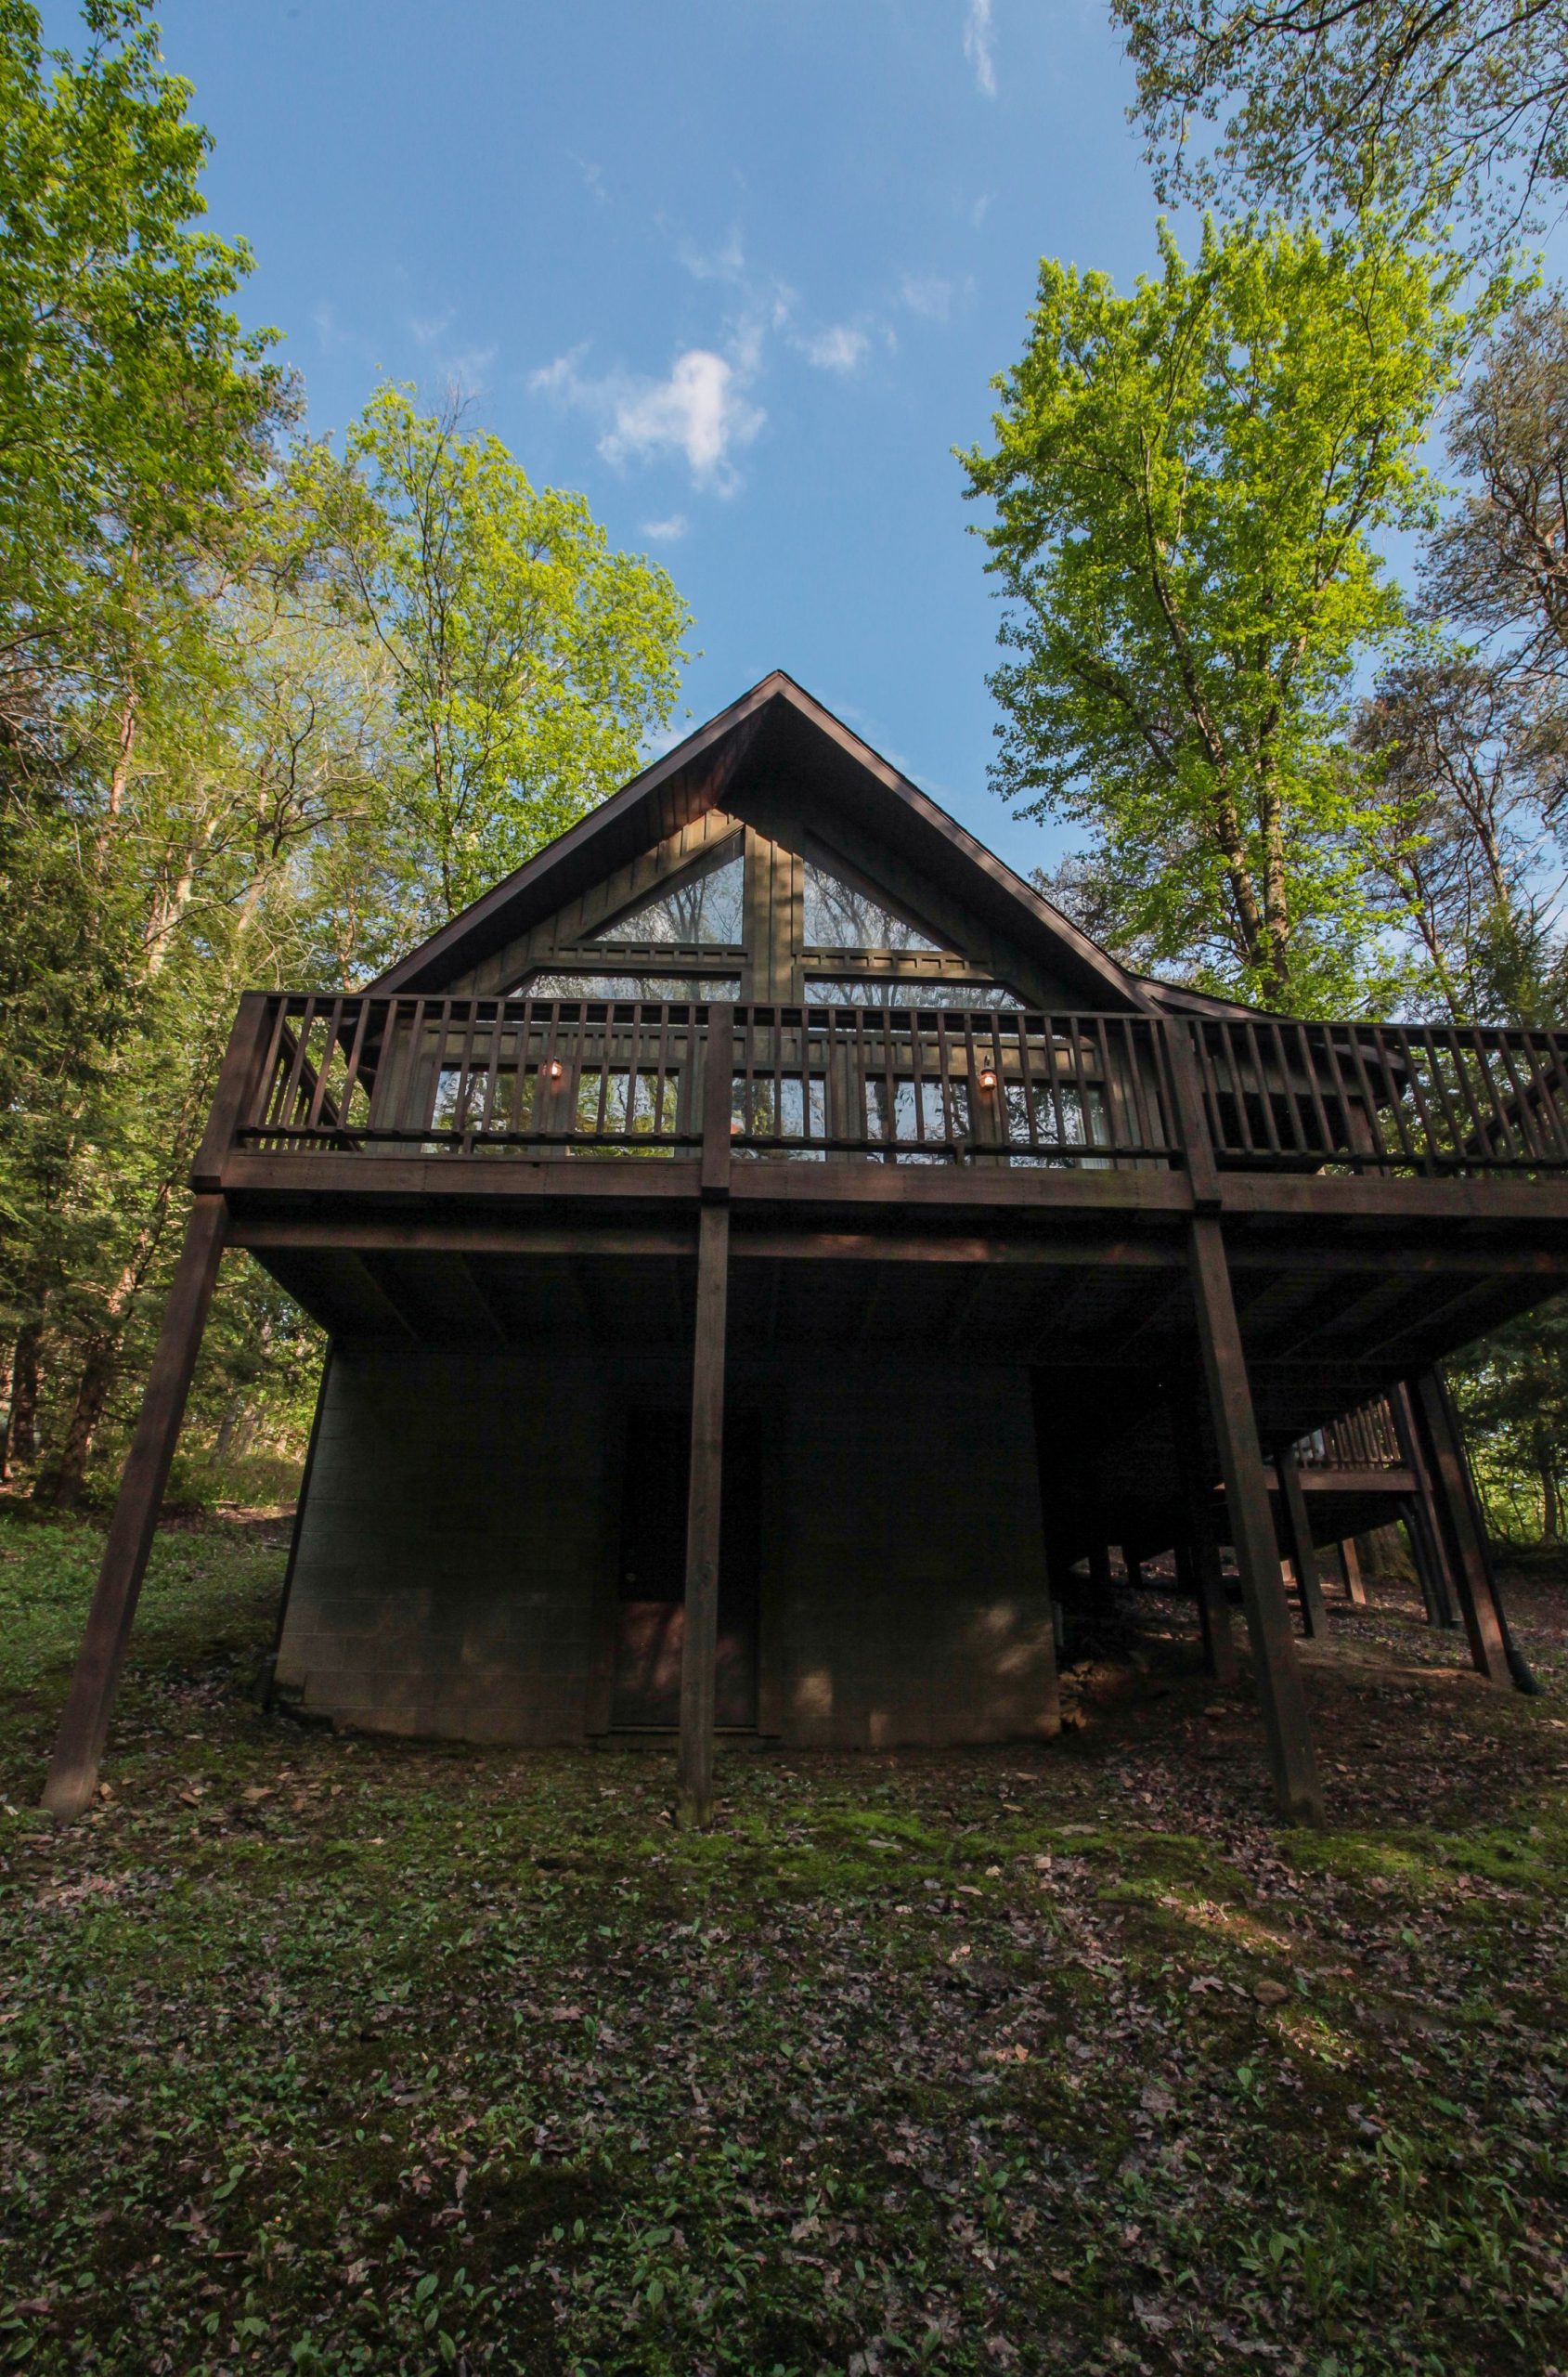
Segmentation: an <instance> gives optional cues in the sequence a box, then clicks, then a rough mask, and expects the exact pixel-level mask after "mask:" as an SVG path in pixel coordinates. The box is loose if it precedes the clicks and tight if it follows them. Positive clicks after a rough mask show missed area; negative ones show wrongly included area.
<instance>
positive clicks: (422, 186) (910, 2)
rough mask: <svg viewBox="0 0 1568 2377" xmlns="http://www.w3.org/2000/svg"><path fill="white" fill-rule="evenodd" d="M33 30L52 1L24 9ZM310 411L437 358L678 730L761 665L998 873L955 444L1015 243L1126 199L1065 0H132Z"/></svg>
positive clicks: (981, 371) (1140, 220)
mask: <svg viewBox="0 0 1568 2377" xmlns="http://www.w3.org/2000/svg"><path fill="white" fill-rule="evenodd" d="M50 13H51V19H52V20H53V21H54V22H55V23H56V24H57V25H58V27H59V30H60V31H61V32H65V30H66V26H67V24H68V22H69V19H68V18H67V16H66V14H65V12H64V10H63V9H52V10H51V12H50ZM160 19H161V22H162V28H163V48H164V54H165V56H166V58H168V60H169V63H170V64H171V66H172V67H174V68H175V69H176V70H177V71H180V72H182V73H184V74H186V75H188V77H189V78H190V80H191V81H192V83H193V84H195V88H196V97H195V102H194V112H195V113H196V114H197V116H198V117H199V118H200V119H201V121H202V122H204V123H206V124H207V125H208V126H209V127H210V129H211V130H212V132H213V134H214V137H215V140H216V149H215V153H214V159H213V162H212V165H211V167H210V170H209V175H208V180H207V193H208V199H209V203H210V208H211V221H212V223H213V224H214V227H216V228H218V229H220V230H222V231H224V232H226V233H234V232H240V233H243V234H244V236H245V237H246V238H247V239H249V240H250V241H251V243H252V245H253V248H254V250H255V253H256V260H257V263H256V271H255V274H254V277H253V280H252V282H251V284H250V288H249V292H248V294H247V298H246V301H245V310H246V313H247V316H248V318H249V319H251V320H252V321H265V322H271V323H275V324H276V325H278V327H279V329H281V330H282V331H284V333H285V344H284V348H283V352H284V353H285V355H286V356H287V357H289V358H290V360H291V361H292V363H294V364H295V365H296V366H297V367H298V369H299V370H300V371H301V372H302V373H303V374H304V377H305V384H306V389H307V393H308V397H309V406H310V419H311V422H312V425H313V426H314V427H316V428H317V429H328V428H332V427H341V425H342V424H343V422H345V421H347V420H348V419H349V418H351V417H352V415H353V414H354V413H355V411H356V410H357V409H358V408H359V406H360V405H362V404H363V402H364V400H365V398H366V396H368V395H369V391H370V389H371V388H372V386H373V385H374V383H375V381H376V379H377V377H378V375H380V374H382V373H384V374H387V375H389V376H391V377H393V378H395V379H399V380H408V381H414V382H417V383H420V385H421V388H423V389H424V390H425V391H426V392H427V393H429V394H430V395H432V396H434V395H436V394H438V393H439V391H440V389H441V388H442V386H443V384H444V383H446V381H447V379H448V378H449V377H450V376H452V375H454V374H455V375H457V376H459V377H460V379H461V380H462V381H463V382H464V383H465V384H466V385H467V386H468V387H469V388H470V389H471V390H472V391H473V395H474V397H475V415H476V417H477V418H478V419H479V420H481V421H483V422H485V423H486V425H488V426H490V427H492V428H494V429H495V430H496V431H498V432H499V435H501V436H502V437H504V438H505V440H506V441H507V443H508V445H509V446H510V447H511V448H512V451H513V452H514V453H515V454H516V455H517V457H518V458H519V460H520V461H522V462H523V463H524V464H525V467H526V469H527V470H528V472H529V474H530V475H531V476H532V477H534V478H535V479H536V481H539V482H546V481H548V482H551V483H554V484H557V485H562V486H567V487H578V488H581V489H582V490H583V491H584V493H585V494H586V495H587V496H588V497H589V499H590V502H591V504H592V506H593V508H594V510H595V512H596V513H598V515H599V516H600V518H601V519H603V521H604V522H605V524H606V526H608V528H609V531H610V533H611V535H612V536H613V538H614V539H615V540H616V542H617V543H618V544H621V545H624V546H627V547H630V548H634V549H638V550H644V551H647V552H654V553H656V554H657V555H658V556H659V558H660V559H661V560H662V561H664V562H665V563H666V564H667V566H668V568H669V569H670V570H671V572H672V573H673V575H674V577H675V578H676V581H677V583H678V584H679V585H680V588H681V590H682V591H683V592H684V594H685V595H686V597H687V600H688V601H689V602H690V604H692V606H693V610H694V611H695V613H696V621H697V623H696V629H695V632H694V637H693V643H694V645H695V647H696V648H698V649H699V650H700V653H701V657H700V658H699V659H696V660H694V661H693V666H692V668H691V669H690V670H689V672H688V675H687V680H686V692H685V707H686V708H689V709H690V710H691V711H692V712H693V715H694V717H695V718H697V719H702V718H705V717H706V716H708V715H709V714H710V713H711V712H712V711H713V710H715V709H717V708H719V707H720V706H721V705H722V704H723V703H725V702H726V701H728V700H730V699H731V698H732V696H733V695H736V694H738V693H740V692H741V691H743V690H744V689H745V686H747V685H748V684H751V683H752V682H755V680H756V679H757V678H758V677H759V676H761V675H762V674H763V673H764V672H765V671H766V670H767V669H771V668H773V667H775V666H778V667H782V668H784V669H789V670H790V672H791V673H792V674H793V675H794V676H796V677H797V678H798V679H799V680H800V681H801V682H802V683H804V684H805V685H807V686H808V687H809V688H810V690H811V691H812V692H814V693H816V694H817V695H820V696H821V698H822V699H823V700H824V701H825V702H827V703H828V704H829V706H830V707H831V708H834V709H836V710H837V711H838V712H839V713H840V714H841V715H842V716H843V717H845V718H846V719H847V720H849V721H850V722H851V723H852V724H853V725H854V726H856V727H857V728H858V729H859V730H860V731H861V732H862V733H863V734H866V735H867V736H868V737H869V738H870V740H871V741H872V742H874V743H875V744H876V745H877V746H878V747H879V748H881V749H883V750H884V751H886V752H887V753H888V756H889V757H890V758H892V759H894V760H897V761H898V763H899V764H901V765H902V766H904V767H905V768H907V770H908V771H909V773H911V774H912V775H914V777H915V778H916V780H917V781H918V782H920V783H921V784H923V785H925V786H927V789H928V790H930V791H931V792H932V793H933V794H934V795H935V797H936V798H937V799H940V800H942V801H943V802H944V803H945V804H946V805H947V806H948V807H950V808H951V809H952V810H953V811H954V812H956V813H957V814H958V815H959V816H961V817H962V818H963V819H964V821H965V823H966V824H967V825H970V826H971V827H973V828H974V830H976V831H977V832H978V833H979V834H981V835H982V836H983V837H984V838H986V839H987V840H989V841H990V842H991V845H992V846H993V847H995V848H997V849H1000V850H1002V851H1004V854H1005V855H1006V856H1007V857H1008V858H1009V859H1010V860H1011V861H1012V862H1013V864H1016V865H1019V866H1022V867H1025V868H1027V867H1029V866H1031V865H1034V864H1039V863H1040V861H1041V859H1042V857H1043V856H1044V855H1045V854H1046V848H1047V846H1046V842H1045V839H1044V838H1043V835H1042V833H1041V831H1040V829H1039V828H1038V827H1035V826H1032V825H1017V824H1015V823H1014V822H1013V821H1011V820H1010V819H1009V817H1008V815H1007V812H1006V811H1005V810H1004V807H1003V805H1002V803H1001V802H1000V801H999V800H998V799H996V797H995V796H994V795H993V794H992V793H991V791H990V790H989V789H988V787H987V785H986V780H985V778H986V766H987V761H988V760H989V758H990V755H991V726H992V720H993V715H994V712H993V708H992V705H991V698H990V695H988V693H987V691H986V686H985V676H986V671H987V669H989V668H990V667H991V664H992V658H993V650H994V638H995V628H996V604H995V603H994V601H993V599H992V597H991V591H990V586H989V582H988V580H987V579H986V578H985V577H984V574H983V570H982V559H983V555H982V551H981V548H980V547H979V545H978V541H977V540H976V539H974V538H973V537H972V536H969V535H967V534H966V533H965V530H966V526H967V523H968V522H969V520H970V519H971V518H972V517H973V516H974V515H973V510H972V507H970V506H967V505H965V503H964V502H963V501H962V500H961V494H960V490H961V486H962V476H961V474H960V471H959V469H958V466H957V464H956V463H955V462H954V461H953V460H952V454H951V450H950V449H951V448H952V447H953V446H954V445H957V444H964V443H966V442H969V441H971V440H972V439H974V438H975V437H976V436H978V435H983V434H984V432H985V429H986V424H987V421H988V417H989V410H990V398H989V395H988V386H987V383H988V381H989V379H990V377H991V374H992V373H993V372H994V371H997V370H1001V369H1002V368H1004V366H1005V365H1006V364H1008V363H1009V362H1011V361H1012V360H1013V359H1014V357H1016V356H1017V353H1018V351H1019V349H1020V347H1021V344H1022V340H1023V332H1024V317H1025V313H1026V311H1027V308H1028V306H1029V305H1030V298H1031V293H1032V289H1033V281H1034V273H1035V266H1036V263H1037V260H1038V258H1039V256H1040V255H1041V254H1042V253H1044V252H1047V251H1049V252H1051V253H1058V254H1063V255H1067V256H1070V257H1072V258H1075V259H1076V260H1077V261H1079V262H1080V263H1082V264H1084V265H1101V266H1108V268H1109V269H1110V270H1111V271H1112V272H1114V273H1115V274H1117V275H1118V276H1119V277H1126V278H1129V279H1130V278H1131V277H1132V276H1133V274H1134V273H1135V272H1136V271H1137V270H1139V269H1142V268H1144V267H1146V266H1147V265H1148V264H1149V263H1150V262H1151V260H1152V256H1153V227H1154V221H1155V209H1154V205H1153V201H1152V198H1151V195H1150V191H1149V185H1148V176H1147V171H1146V169H1145V167H1144V165H1143V163H1142V161H1141V158H1140V155H1139V151H1138V146H1137V143H1136V141H1135V139H1134V136H1133V135H1132V133H1131V132H1130V130H1129V129H1128V127H1127V124H1126V123H1125V120H1124V112H1123V110H1124V109H1125V106H1126V102H1127V98H1128V96H1129V92H1130V77H1129V74H1128V72H1127V70H1126V68H1125V65H1124V62H1123V60H1122V58H1121V52H1120V48H1119V45H1118V44H1117V42H1116V41H1115V39H1114V37H1113V35H1112V33H1111V32H1110V30H1109V26H1108V16H1107V11H1106V9H1105V7H1104V6H1103V5H1099V0H1095V5H1085V6H1078V5H1075V0H1046V5H1043V6H1042V5H1039V0H1031V4H1026V0H991V5H989V6H987V5H986V0H575V5H568V6H561V5H558V4H557V5H551V6H544V5H541V0H434V4H433V0H164V4H163V6H162V9H161V11H160Z"/></svg>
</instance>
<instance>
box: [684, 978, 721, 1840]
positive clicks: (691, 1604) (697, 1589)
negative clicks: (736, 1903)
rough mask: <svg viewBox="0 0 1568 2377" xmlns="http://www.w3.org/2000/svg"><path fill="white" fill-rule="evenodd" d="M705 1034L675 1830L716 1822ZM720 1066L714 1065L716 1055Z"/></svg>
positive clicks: (714, 1076) (710, 1093)
mask: <svg viewBox="0 0 1568 2377" xmlns="http://www.w3.org/2000/svg"><path fill="white" fill-rule="evenodd" d="M714 1013H715V1016H716V1017H721V1019H722V1020H721V1022H720V1023H719V1027H718V1029H717V1030H716V1031H715V1032H714V1033H711V1034H710V1037H709V1040H708V1053H707V1063H706V1071H705V1073H704V1077H703V1195H704V1200H705V1201H704V1204H703V1208H702V1216H701V1220H700V1223H699V1225H698V1232H697V1312H696V1329H695V1335H694V1343H693V1357H692V1452H691V1467H690V1473H689V1483H688V1488H687V1502H686V1604H685V1608H686V1615H685V1632H684V1634H683V1636H682V1638H681V1649H680V1772H679V1776H678V1784H679V1800H680V1821H681V1823H682V1824H686V1825H697V1826H701V1827H706V1825H708V1824H710V1823H711V1822H712V1819H713V1722H714V1690H715V1679H714V1659H715V1656H716V1651H717V1645H718V1641H719V1537H720V1521H721V1518H722V1504H723V1491H724V1335H725V1324H726V1320H727V1318H728V1304H729V1289H730V1207H729V1201H728V1199H729V1176H730V1154H731V1150H730V1116H731V1095H732V1088H731V1085H732V1070H731V1058H730V1053H729V1052H730V1046H731V1040H730V1029H731V1017H730V1010H729V1009H728V1008H724V1009H722V1010H720V1009H718V1008H716V1009H715V1010H714ZM720 1048H721V1049H722V1052H723V1053H722V1059H721V1061H718V1062H716V1061H715V1058H716V1055H717V1053H718V1052H719V1049H720Z"/></svg>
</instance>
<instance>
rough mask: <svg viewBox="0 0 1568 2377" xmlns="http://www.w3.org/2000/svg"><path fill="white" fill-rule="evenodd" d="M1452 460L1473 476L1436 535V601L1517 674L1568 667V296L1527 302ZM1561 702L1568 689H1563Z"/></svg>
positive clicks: (1487, 372)
mask: <svg viewBox="0 0 1568 2377" xmlns="http://www.w3.org/2000/svg"><path fill="white" fill-rule="evenodd" d="M1448 456H1449V460H1450V461H1451V462H1452V463H1453V464H1454V465H1455V467H1456V469H1458V471H1459V472H1460V473H1461V474H1463V476H1464V478H1465V479H1466V480H1467V481H1468V482H1469V485H1468V488H1467V491H1466V492H1465V494H1464V497H1463V500H1461V502H1460V504H1459V506H1458V509H1457V511H1456V512H1455V513H1453V514H1452V516H1451V517H1450V518H1449V519H1447V520H1446V521H1445V523H1444V525H1443V526H1442V527H1441V528H1440V529H1439V530H1438V532H1437V534H1436V535H1435V536H1434V537H1433V539H1432V543H1431V547H1430V550H1429V553H1428V561H1427V570H1426V581H1427V584H1426V591H1427V602H1428V605H1429V608H1430V609H1431V610H1432V612H1433V613H1434V614H1435V615H1436V616H1438V617H1443V618H1445V620H1446V621H1447V622H1448V624H1449V625H1450V626H1455V627H1460V628H1468V629H1470V630H1472V631H1473V632H1475V633H1476V634H1478V635H1480V636H1482V637H1484V638H1485V639H1486V640H1487V641H1488V642H1489V643H1495V641H1496V640H1497V639H1499V638H1500V639H1502V640H1503V644H1504V647H1505V650H1504V657H1505V658H1506V662H1507V666H1508V669H1509V670H1510V674H1513V675H1515V676H1517V675H1520V674H1522V673H1530V674H1533V675H1536V676H1537V677H1542V676H1544V677H1546V678H1549V679H1551V680H1553V681H1555V684H1556V686H1557V687H1559V688H1560V687H1561V682H1562V677H1563V674H1564V671H1565V670H1568V302H1565V300H1564V298H1563V295H1562V291H1561V290H1549V291H1548V292H1545V293H1544V294H1543V295H1540V296H1538V297H1536V298H1534V299H1532V300H1529V301H1527V302H1525V303H1524V304H1523V305H1520V306H1519V307H1518V308H1517V309H1516V310H1515V311H1514V313H1513V314H1512V315H1511V316H1510V318H1509V319H1508V320H1507V321H1506V322H1505V323H1504V324H1503V326H1502V328H1501V330H1500V331H1498V333H1497V337H1496V338H1494V339H1493V340H1492V342H1491V344H1490V346H1489V347H1488V350H1487V352H1486V355H1485V357H1484V361H1483V364H1482V368H1481V369H1480V370H1478V371H1477V372H1476V373H1475V375H1474V377H1473V378H1472V379H1471V381H1470V382H1469V383H1468V384H1467V385H1466V387H1465V390H1464V394H1463V396H1462V397H1461V398H1460V400H1459V402H1458V405H1457V406H1456V408H1455V411H1454V418H1453V421H1452V422H1451V424H1450V429H1449V437H1448ZM1559 698H1560V701H1561V695H1560V696H1559Z"/></svg>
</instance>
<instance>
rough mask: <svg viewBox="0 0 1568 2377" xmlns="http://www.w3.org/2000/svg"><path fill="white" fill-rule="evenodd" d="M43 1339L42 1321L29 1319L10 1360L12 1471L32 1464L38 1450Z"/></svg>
mask: <svg viewBox="0 0 1568 2377" xmlns="http://www.w3.org/2000/svg"><path fill="white" fill-rule="evenodd" d="M43 1336H44V1324H43V1322H42V1321H41V1320H29V1321H27V1322H25V1323H24V1325H23V1326H22V1327H21V1328H20V1329H19V1330H18V1331H17V1343H16V1351H15V1352H14V1354H13V1355H12V1357H11V1417H10V1422H9V1424H8V1425H7V1427H6V1463H7V1466H8V1467H9V1468H12V1469H14V1468H16V1466H17V1465H18V1463H19V1462H21V1461H32V1459H33V1458H34V1457H35V1455H36V1454H37V1451H38V1349H39V1346H40V1344H42V1342H43Z"/></svg>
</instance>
